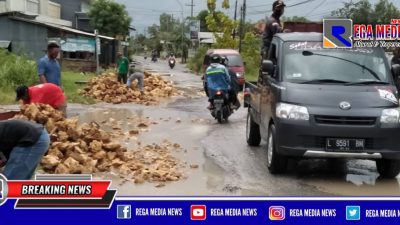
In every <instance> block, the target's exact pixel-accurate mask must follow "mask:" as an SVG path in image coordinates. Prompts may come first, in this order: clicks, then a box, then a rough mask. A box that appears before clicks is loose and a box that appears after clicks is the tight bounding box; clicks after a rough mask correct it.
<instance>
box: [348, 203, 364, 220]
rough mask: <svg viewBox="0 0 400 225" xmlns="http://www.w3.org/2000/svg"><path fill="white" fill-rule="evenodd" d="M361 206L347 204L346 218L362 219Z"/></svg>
mask: <svg viewBox="0 0 400 225" xmlns="http://www.w3.org/2000/svg"><path fill="white" fill-rule="evenodd" d="M360 217H361V209H360V206H346V220H360Z"/></svg>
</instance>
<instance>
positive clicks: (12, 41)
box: [0, 0, 117, 71]
mask: <svg viewBox="0 0 400 225" xmlns="http://www.w3.org/2000/svg"><path fill="white" fill-rule="evenodd" d="M59 2H64V1H59ZM65 2H68V4H67V3H64V4H60V3H57V2H53V1H49V0H3V1H1V0H0V30H2V31H6V32H0V48H6V49H8V50H9V51H12V52H16V53H24V54H26V55H27V56H29V57H30V58H32V59H34V60H38V59H39V58H41V57H43V55H44V54H45V51H46V46H47V44H48V43H49V42H57V43H58V44H59V45H60V46H61V54H60V57H59V60H60V62H61V64H62V65H63V67H64V68H69V69H74V70H79V71H95V69H96V61H95V59H96V57H95V54H96V53H95V51H96V41H95V35H94V34H93V32H87V31H85V30H79V29H76V28H74V24H76V26H77V27H79V26H80V25H79V24H80V23H79V22H78V23H74V22H73V21H70V20H69V19H70V17H67V16H64V17H62V16H61V15H62V13H63V12H64V14H65V15H68V12H67V11H66V10H64V11H63V7H64V6H63V5H67V6H68V7H69V8H68V7H67V9H71V4H69V2H70V1H65ZM72 2H73V1H71V3H72ZM76 2H78V1H76ZM80 2H82V1H80ZM85 2H89V1H85ZM83 5H84V4H83ZM81 7H82V5H81ZM84 7H86V6H84ZM72 10H74V9H72ZM79 13H80V12H79ZM71 14H72V15H75V11H71ZM75 22H76V20H75ZM88 24H89V22H88ZM81 26H83V25H81ZM85 29H88V30H89V28H88V27H86V28H85ZM100 40H101V55H100V63H101V65H102V66H105V67H107V66H108V65H110V64H112V63H115V54H116V51H117V46H116V44H117V42H116V41H115V39H114V38H112V37H106V36H100Z"/></svg>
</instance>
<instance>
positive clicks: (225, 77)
mask: <svg viewBox="0 0 400 225" xmlns="http://www.w3.org/2000/svg"><path fill="white" fill-rule="evenodd" d="M210 58H211V64H210V66H209V67H208V68H207V70H206V74H205V78H204V80H205V85H204V89H205V91H206V92H207V93H208V100H209V102H210V105H209V106H208V109H213V108H214V104H213V103H214V101H213V98H214V95H215V93H216V92H217V91H225V92H229V91H230V90H231V85H230V84H231V78H230V76H229V72H228V70H227V69H226V67H225V66H224V65H222V64H221V62H222V59H221V57H220V56H219V55H217V54H214V55H212V56H211V57H210Z"/></svg>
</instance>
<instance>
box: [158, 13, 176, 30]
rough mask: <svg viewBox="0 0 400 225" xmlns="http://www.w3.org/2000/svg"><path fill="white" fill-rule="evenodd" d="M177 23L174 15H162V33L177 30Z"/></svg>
mask: <svg viewBox="0 0 400 225" xmlns="http://www.w3.org/2000/svg"><path fill="white" fill-rule="evenodd" d="M176 24H177V21H176V20H175V19H174V18H173V16H172V15H170V14H167V13H163V14H161V15H160V31H161V32H170V31H173V30H174V29H175V26H176Z"/></svg>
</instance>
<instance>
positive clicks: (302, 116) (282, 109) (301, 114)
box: [276, 103, 310, 120]
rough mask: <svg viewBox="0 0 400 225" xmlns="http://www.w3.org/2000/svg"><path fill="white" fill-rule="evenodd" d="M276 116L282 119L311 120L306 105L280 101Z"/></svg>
mask: <svg viewBox="0 0 400 225" xmlns="http://www.w3.org/2000/svg"><path fill="white" fill-rule="evenodd" d="M276 116H277V117H278V118H281V119H290V120H309V119H310V114H308V109H307V108H306V107H304V106H298V105H292V104H287V103H278V104H277V106H276Z"/></svg>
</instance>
